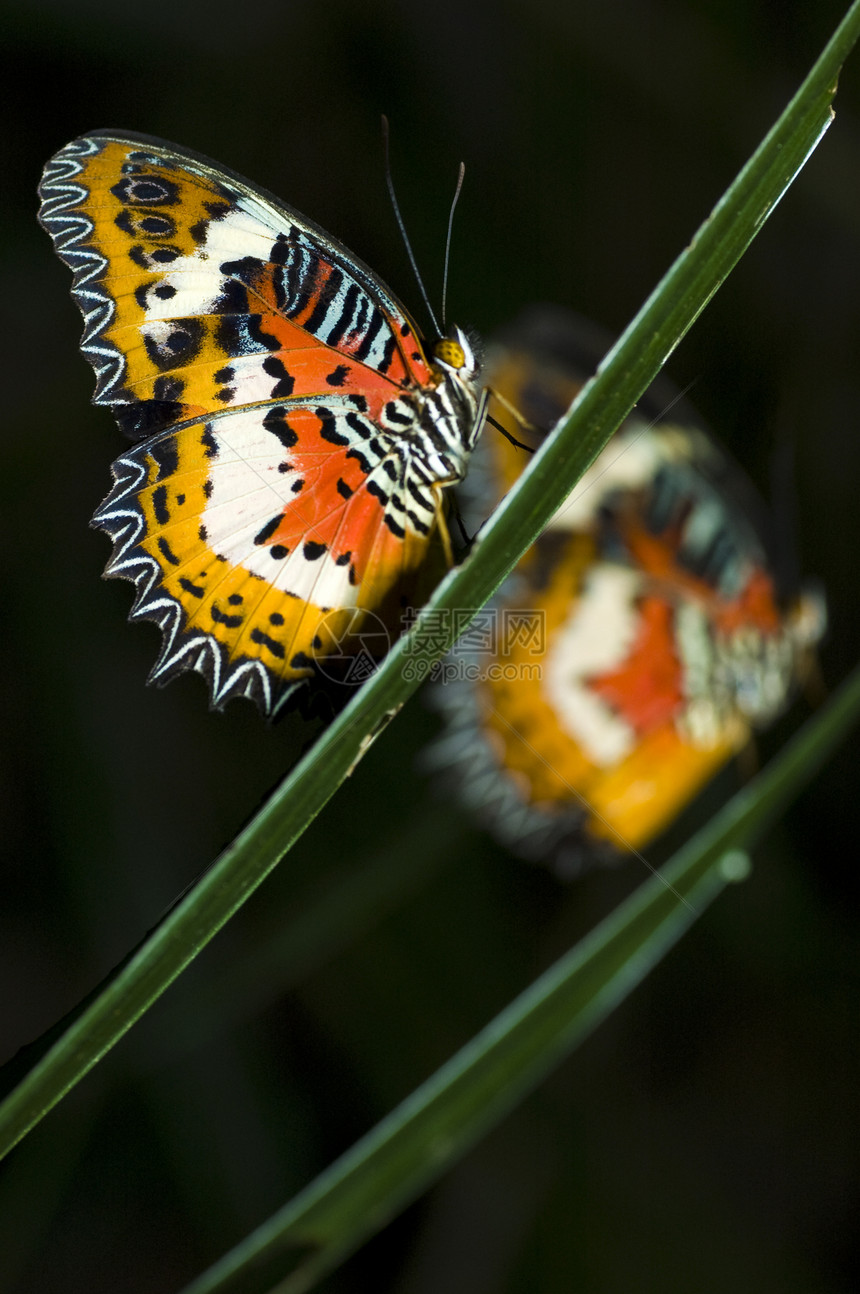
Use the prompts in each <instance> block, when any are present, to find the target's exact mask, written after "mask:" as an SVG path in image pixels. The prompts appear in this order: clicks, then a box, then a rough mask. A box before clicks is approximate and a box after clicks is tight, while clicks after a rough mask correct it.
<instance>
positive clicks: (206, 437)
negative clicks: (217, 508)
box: [200, 423, 218, 499]
mask: <svg viewBox="0 0 860 1294" xmlns="http://www.w3.org/2000/svg"><path fill="white" fill-rule="evenodd" d="M200 444H201V445H202V446H203V449H204V451H205V453H206V457H207V458H217V457H218V442H217V440H216V439H215V435H214V433H213V431H212V428H211V427H210V426H209V424H208V423H207V424H206V426H205V427H204V428H203V432H202V434H201V436H200ZM206 484H207V485H208V484H210V483H209V482H208V481H207V483H206ZM203 488H204V490H205V488H206V487H205V486H204V487H203ZM210 493H211V491H210ZM206 497H207V499H208V498H209V495H208V494H207V495H206Z"/></svg>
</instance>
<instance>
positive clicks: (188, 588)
mask: <svg viewBox="0 0 860 1294" xmlns="http://www.w3.org/2000/svg"><path fill="white" fill-rule="evenodd" d="M179 585H180V588H183V589H184V590H185V592H186V593H190V594H191V596H192V597H193V598H202V597H203V596H204V594H205V593H206V590H205V588H202V587H201V586H200V585H199V584H193V583H192V582H191V580H187V579H186V578H185V576H184V575H182V576H180V579H179Z"/></svg>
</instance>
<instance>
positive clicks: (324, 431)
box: [314, 406, 349, 445]
mask: <svg viewBox="0 0 860 1294" xmlns="http://www.w3.org/2000/svg"><path fill="white" fill-rule="evenodd" d="M314 412H315V414H316V416H317V417H318V418H319V420H320V422H321V423H322V426H321V427H320V436H321V437H322V439H323V440H327V441H328V443H329V444H330V445H348V444H349V437H348V436H344V435H343V433H342V432H340V431H338V429H337V419H336V418H335V416H334V414H333V413H332V411H331V409H326V408H325V407H324V406H322V407H320V408H319V409H315V410H314Z"/></svg>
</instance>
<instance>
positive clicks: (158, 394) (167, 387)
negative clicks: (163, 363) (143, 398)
mask: <svg viewBox="0 0 860 1294" xmlns="http://www.w3.org/2000/svg"><path fill="white" fill-rule="evenodd" d="M184 390H185V379H184V378H181V377H177V376H176V374H175V373H171V374H170V376H169V377H168V376H166V375H162V376H161V377H157V378H156V379H155V381H154V382H153V384H152V394H153V395H154V396H155V398H156V400H179V399H181V398H182V393H183V391H184Z"/></svg>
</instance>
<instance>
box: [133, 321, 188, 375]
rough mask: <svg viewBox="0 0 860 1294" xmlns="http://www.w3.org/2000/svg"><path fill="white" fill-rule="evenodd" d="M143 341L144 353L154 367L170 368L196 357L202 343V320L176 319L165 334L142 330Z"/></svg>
mask: <svg viewBox="0 0 860 1294" xmlns="http://www.w3.org/2000/svg"><path fill="white" fill-rule="evenodd" d="M143 342H144V345H145V347H146V353H147V355H148V356H149V358H150V359H151V360H152V362H153V364H154V365H155V366H156V368H159V369H161V370H162V371H163V370H164V369H171V368H175V367H176V366H177V365H179V364H188V363H190V362H191V360H193V359H196V358H197V356H198V355H199V353H200V350H201V348H202V345H203V321H202V320H201V319H195V318H187V319H176V320H174V322H173V328H172V330H171V331H170V332H169V333H168V334H167V336H159V335H158V334H156V333H152V332H149V331H147V332H144V334H143Z"/></svg>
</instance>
